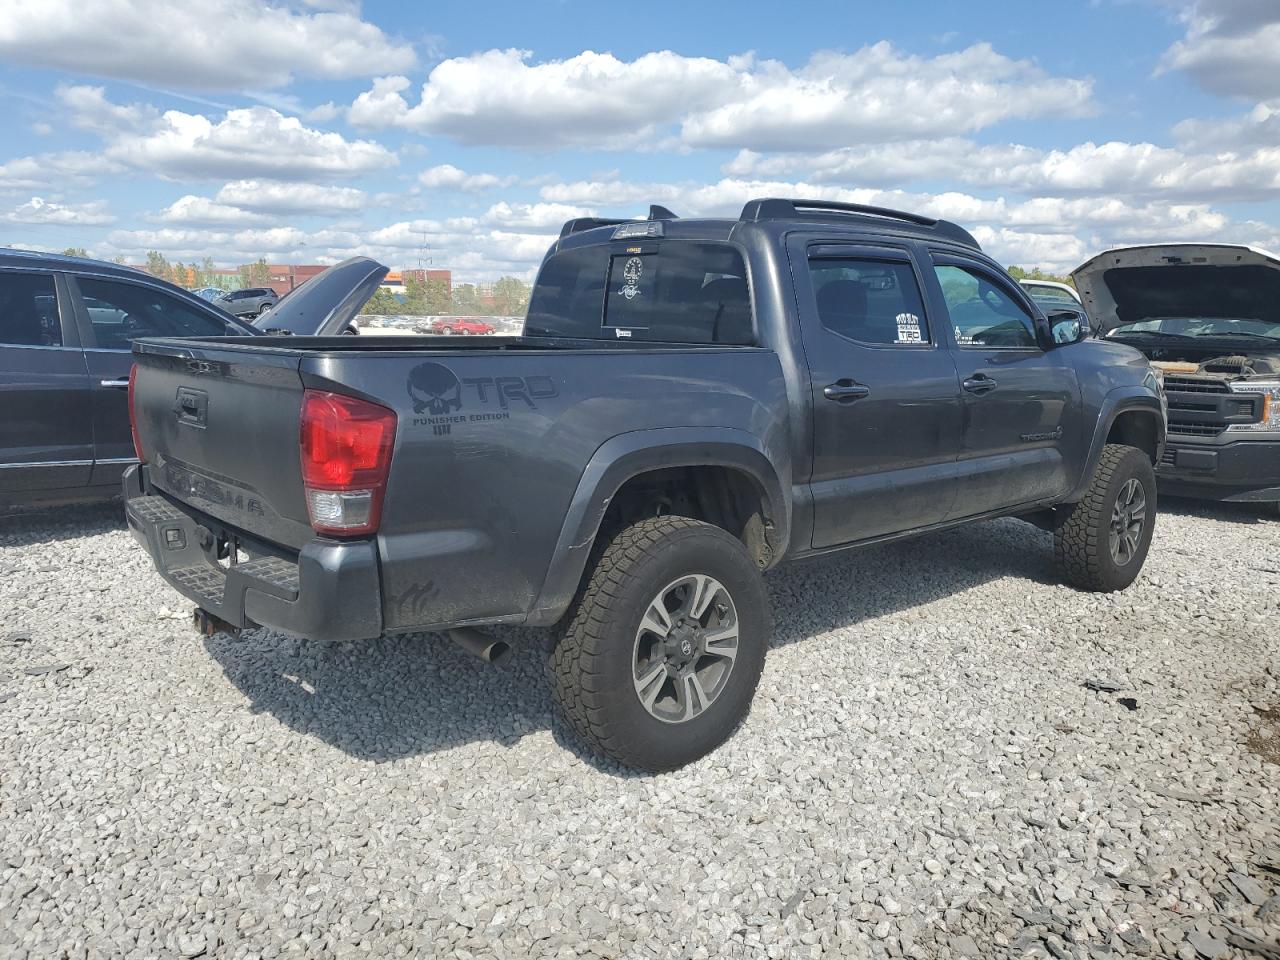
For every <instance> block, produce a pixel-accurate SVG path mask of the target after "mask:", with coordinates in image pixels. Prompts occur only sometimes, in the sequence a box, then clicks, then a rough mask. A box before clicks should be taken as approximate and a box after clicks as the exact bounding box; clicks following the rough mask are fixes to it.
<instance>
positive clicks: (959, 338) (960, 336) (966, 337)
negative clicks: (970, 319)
mask: <svg viewBox="0 0 1280 960" xmlns="http://www.w3.org/2000/svg"><path fill="white" fill-rule="evenodd" d="M956 343H959V344H967V343H973V336H972V335H971V334H968V333H965V332H964V331H963V330H961V329H960V328H959V327H956Z"/></svg>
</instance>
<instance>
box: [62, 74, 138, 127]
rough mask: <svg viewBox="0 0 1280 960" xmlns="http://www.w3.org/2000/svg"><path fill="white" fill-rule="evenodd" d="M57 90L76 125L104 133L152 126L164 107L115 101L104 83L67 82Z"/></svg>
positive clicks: (72, 121) (73, 123)
mask: <svg viewBox="0 0 1280 960" xmlns="http://www.w3.org/2000/svg"><path fill="white" fill-rule="evenodd" d="M55 93H56V95H57V98H58V100H59V101H60V102H61V103H62V105H63V106H64V107H66V108H67V110H68V115H69V116H70V118H71V123H72V125H73V126H76V127H79V128H80V129H81V130H89V131H92V132H93V133H96V134H99V135H100V136H113V135H116V134H120V133H128V132H133V133H137V132H141V131H143V130H148V129H150V128H152V127H154V126H155V125H156V122H157V121H158V120H159V118H160V111H159V110H157V109H156V108H155V107H152V106H148V105H145V104H138V103H134V104H128V105H124V104H118V103H112V102H111V101H110V100H108V99H107V93H106V90H104V89H103V88H102V87H90V86H86V85H83V84H80V85H65V84H64V85H63V86H60V87H58V89H57V90H56V91H55Z"/></svg>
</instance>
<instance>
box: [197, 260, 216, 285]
mask: <svg viewBox="0 0 1280 960" xmlns="http://www.w3.org/2000/svg"><path fill="white" fill-rule="evenodd" d="M217 269H218V268H217V266H216V265H215V264H214V262H213V257H205V258H204V260H203V261H202V262H201V263H200V274H199V276H197V277H196V285H197V286H200V287H213V286H217V282H216V281H215V279H214V278H215V277H217V274H216V273H214V271H215V270H217Z"/></svg>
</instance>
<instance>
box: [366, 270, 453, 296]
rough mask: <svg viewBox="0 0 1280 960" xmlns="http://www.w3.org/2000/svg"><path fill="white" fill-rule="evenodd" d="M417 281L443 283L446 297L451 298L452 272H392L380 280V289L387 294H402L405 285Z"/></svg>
mask: <svg viewBox="0 0 1280 960" xmlns="http://www.w3.org/2000/svg"><path fill="white" fill-rule="evenodd" d="M412 280H417V281H418V282H419V283H424V284H425V283H429V282H430V281H432V280H436V281H443V282H444V286H445V291H446V293H447V295H448V296H453V271H452V270H392V271H391V272H390V273H388V274H387V275H386V276H385V277H383V278H382V289H383V290H386V291H387V292H388V293H404V292H405V289H404V287H405V283H406V282H409V281H412Z"/></svg>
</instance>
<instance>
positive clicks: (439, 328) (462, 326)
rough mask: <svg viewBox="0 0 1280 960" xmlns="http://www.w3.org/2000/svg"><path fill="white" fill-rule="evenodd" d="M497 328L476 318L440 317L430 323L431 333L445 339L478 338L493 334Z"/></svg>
mask: <svg viewBox="0 0 1280 960" xmlns="http://www.w3.org/2000/svg"><path fill="white" fill-rule="evenodd" d="M496 329H497V328H496V327H494V325H493V324H492V323H489V322H488V321H487V320H480V319H478V318H476V317H441V318H439V319H438V320H433V321H431V331H432V332H433V333H439V334H443V335H444V336H446V337H451V336H454V335H455V334H460V335H461V336H464V337H478V336H483V335H486V334H490V333H493V332H494V331H495V330H496Z"/></svg>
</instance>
